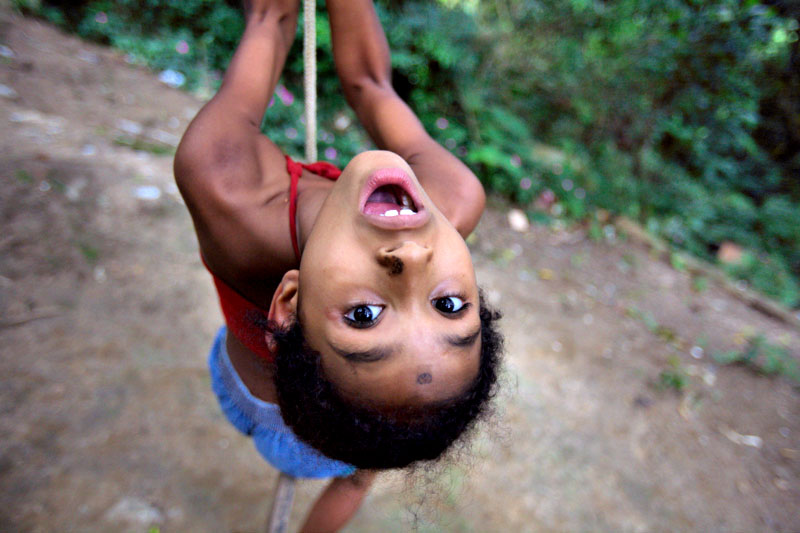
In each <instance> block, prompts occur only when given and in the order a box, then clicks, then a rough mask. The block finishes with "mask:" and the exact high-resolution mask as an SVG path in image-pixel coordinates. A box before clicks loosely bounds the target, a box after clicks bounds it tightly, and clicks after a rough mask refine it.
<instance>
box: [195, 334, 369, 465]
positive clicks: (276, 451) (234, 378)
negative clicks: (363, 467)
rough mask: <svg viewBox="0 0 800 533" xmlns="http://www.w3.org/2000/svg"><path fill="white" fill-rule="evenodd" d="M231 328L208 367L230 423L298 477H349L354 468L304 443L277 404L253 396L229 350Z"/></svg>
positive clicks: (216, 345) (221, 337) (217, 342)
mask: <svg viewBox="0 0 800 533" xmlns="http://www.w3.org/2000/svg"><path fill="white" fill-rule="evenodd" d="M226 334H227V328H226V327H225V326H222V327H221V328H220V329H219V331H218V332H217V336H216V338H215V339H214V345H213V346H212V347H211V353H210V355H209V357H208V366H209V369H210V370H211V388H212V389H214V393H215V394H216V395H217V399H218V400H219V404H220V407H222V412H223V413H225V416H226V417H227V418H228V421H229V422H230V423H231V424H233V425H234V427H236V429H238V430H239V431H241V432H242V433H244V434H245V435H249V436H251V437H252V438H253V442H254V443H255V445H256V449H257V450H258V452H259V453H260V454H261V455H262V456H263V457H264V459H266V460H267V461H268V462H269V463H270V464H271V465H272V466H274V467H275V468H277V469H278V470H280V471H281V472H285V473H287V474H289V475H292V476H295V477H307V478H324V477H346V476H349V475H351V474H353V473H354V472H355V471H356V468H355V467H354V466H351V465H349V464H347V463H343V462H341V461H336V460H334V459H329V458H327V457H325V456H324V455H322V454H321V453H319V452H318V451H316V450H315V449H314V448H312V447H311V446H309V445H308V444H306V443H304V442H301V441H300V440H299V439H298V438H297V437H296V436H295V434H294V433H292V430H291V429H290V428H289V427H288V426H287V425H286V424H285V423H284V422H283V418H281V411H280V408H279V407H278V405H277V404H274V403H269V402H265V401H264V400H261V399H259V398H256V397H255V396H253V395H252V394H251V393H250V391H249V390H248V389H247V387H246V386H245V384H244V383H243V382H242V379H241V378H240V377H239V375H238V374H237V373H236V370H235V369H234V368H233V365H232V364H231V360H230V358H229V357H228V350H227V348H226V346H225V337H226Z"/></svg>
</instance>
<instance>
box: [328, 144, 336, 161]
mask: <svg viewBox="0 0 800 533" xmlns="http://www.w3.org/2000/svg"><path fill="white" fill-rule="evenodd" d="M337 155H338V154H337V152H336V148H333V147H328V148H325V159H327V160H328V161H333V160H334V159H336V156H337Z"/></svg>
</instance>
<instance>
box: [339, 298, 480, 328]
mask: <svg viewBox="0 0 800 533" xmlns="http://www.w3.org/2000/svg"><path fill="white" fill-rule="evenodd" d="M444 298H458V299H459V300H461V301H462V302H463V305H462V306H461V309H459V310H458V311H454V312H452V313H447V312H445V311H440V310H439V309H436V305H435V304H434V302H435V301H436V300H441V299H444ZM431 305H433V308H434V309H436V311H438V312H439V313H441V314H442V315H444V316H445V317H447V318H456V317H458V316H461V315H462V314H464V313H465V312H466V311H467V309H469V308H470V307H472V304H471V303H470V302H468V301H467V298H466V296H464V295H463V294H458V293H456V294H443V295H442V296H437V297H436V298H433V299H431ZM368 306H375V307H381V312H380V313H378V316H377V317H376V318H375V319H374V320H372V321H371V322H369V323H362V322H359V321H357V320H353V319H351V318H349V317H348V316H347V315H348V314H349V313H351V312H353V311H355V310H356V309H358V308H359V307H368ZM383 311H384V306H382V305H380V304H374V303H360V304H357V305H354V306H353V307H351V308H350V309H348V310H347V312H346V313H345V314H344V315H343V316H342V319H343V320H344V321H345V323H346V324H347V325H349V326H350V327H352V328H355V329H368V328H371V327H373V326H375V324H377V323H378V321H379V320H380V319H381V316H382V315H383Z"/></svg>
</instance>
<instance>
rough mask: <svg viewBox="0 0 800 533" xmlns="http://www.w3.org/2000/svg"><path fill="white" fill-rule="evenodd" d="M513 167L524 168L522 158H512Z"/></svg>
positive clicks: (516, 156)
mask: <svg viewBox="0 0 800 533" xmlns="http://www.w3.org/2000/svg"><path fill="white" fill-rule="evenodd" d="M511 166H512V167H516V168H519V167H521V166H522V158H521V157H520V156H518V155H517V154H514V155H512V156H511Z"/></svg>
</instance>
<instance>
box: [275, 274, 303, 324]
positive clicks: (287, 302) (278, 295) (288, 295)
mask: <svg viewBox="0 0 800 533" xmlns="http://www.w3.org/2000/svg"><path fill="white" fill-rule="evenodd" d="M299 279H300V271H299V270H296V269H295V270H290V271H288V272H287V273H286V274H284V275H283V279H282V280H281V282H280V284H279V285H278V288H277V289H275V294H273V295H272V303H271V304H270V306H269V313H268V314H267V318H269V320H270V321H272V322H274V323H276V324H278V325H280V326H288V325H289V324H290V323H291V322H292V319H293V318H294V315H295V313H297V289H298V280H299Z"/></svg>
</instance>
